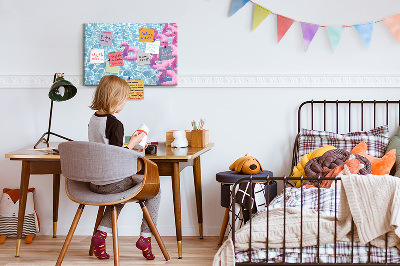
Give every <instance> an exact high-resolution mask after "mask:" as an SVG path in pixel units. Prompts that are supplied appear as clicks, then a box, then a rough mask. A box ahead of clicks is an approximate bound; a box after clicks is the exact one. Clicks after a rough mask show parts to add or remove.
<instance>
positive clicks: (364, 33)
mask: <svg viewBox="0 0 400 266" xmlns="http://www.w3.org/2000/svg"><path fill="white" fill-rule="evenodd" d="M374 24H375V22H369V23H365V24H360V25H354V27H355V28H356V30H357V32H358V34H359V35H360V37H361V39H362V41H363V42H364V44H365V46H366V47H367V48H369V45H370V43H371V38H372V31H373V29H374Z"/></svg>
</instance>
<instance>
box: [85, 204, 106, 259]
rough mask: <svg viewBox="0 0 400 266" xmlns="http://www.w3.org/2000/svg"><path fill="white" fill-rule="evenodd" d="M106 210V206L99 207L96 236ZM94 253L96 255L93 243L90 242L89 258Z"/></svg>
mask: <svg viewBox="0 0 400 266" xmlns="http://www.w3.org/2000/svg"><path fill="white" fill-rule="evenodd" d="M104 208H105V206H99V210H98V212H97V218H96V223H95V224H94V229H93V235H94V234H96V232H97V227H99V224H100V222H101V219H102V218H103V213H104ZM93 253H94V247H93V244H92V241H90V249H89V256H93Z"/></svg>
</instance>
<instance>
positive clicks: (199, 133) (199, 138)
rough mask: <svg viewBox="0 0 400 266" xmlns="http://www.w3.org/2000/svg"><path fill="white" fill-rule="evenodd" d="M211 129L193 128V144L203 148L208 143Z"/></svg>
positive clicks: (195, 146)
mask: <svg viewBox="0 0 400 266" xmlns="http://www.w3.org/2000/svg"><path fill="white" fill-rule="evenodd" d="M208 140H209V131H208V130H192V131H191V146H192V147H194V148H202V147H205V146H207V145H208Z"/></svg>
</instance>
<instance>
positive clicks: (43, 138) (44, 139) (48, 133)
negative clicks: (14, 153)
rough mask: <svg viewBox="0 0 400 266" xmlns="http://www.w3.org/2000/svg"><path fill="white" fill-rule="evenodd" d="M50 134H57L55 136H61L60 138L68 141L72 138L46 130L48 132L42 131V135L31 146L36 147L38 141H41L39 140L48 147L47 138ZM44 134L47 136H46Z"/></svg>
mask: <svg viewBox="0 0 400 266" xmlns="http://www.w3.org/2000/svg"><path fill="white" fill-rule="evenodd" d="M50 135H54V136H57V137H59V138H62V139H65V140H68V141H72V139H69V138H67V137H64V136H61V135H59V134H56V133H53V132H50V131H48V132H45V133H43V135H42V136H41V137H40V139H39V140H38V141H37V142H36V144H35V146H33V148H34V149H36V147H37V145H39V143H41V142H43V143H46V145H47V147H49V138H50ZM46 136H47V137H46Z"/></svg>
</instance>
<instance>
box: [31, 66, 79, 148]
mask: <svg viewBox="0 0 400 266" xmlns="http://www.w3.org/2000/svg"><path fill="white" fill-rule="evenodd" d="M75 94H76V87H75V86H74V85H72V83H71V82H69V81H68V80H65V79H64V73H55V74H54V79H53V85H51V87H50V92H49V98H50V100H51V106H50V117H49V128H48V130H47V132H45V133H44V134H43V135H42V136H41V137H40V139H39V140H38V142H36V144H35V146H33V148H34V149H36V147H37V145H38V144H39V143H40V142H44V143H46V144H47V147H48V146H49V138H50V135H54V136H57V137H59V138H62V139H66V140H69V141H72V139H69V138H66V137H64V136H61V135H59V134H56V133H53V132H51V131H50V127H51V117H52V114H53V101H56V102H63V101H67V100H69V99H71V98H72V97H74V96H75ZM46 136H47V137H46Z"/></svg>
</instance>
